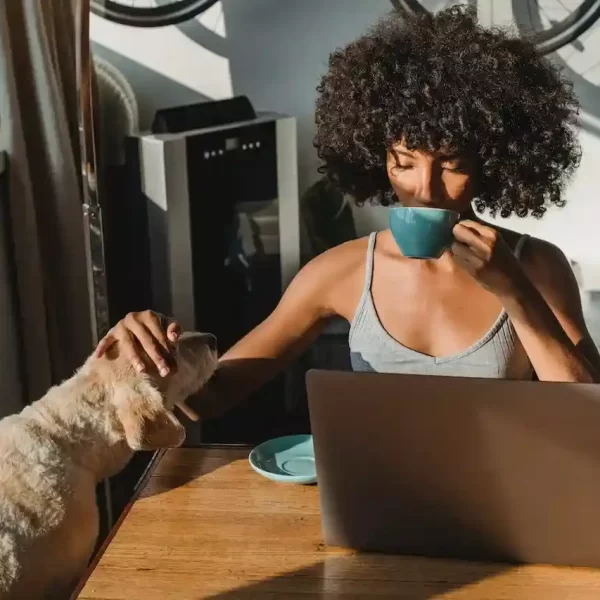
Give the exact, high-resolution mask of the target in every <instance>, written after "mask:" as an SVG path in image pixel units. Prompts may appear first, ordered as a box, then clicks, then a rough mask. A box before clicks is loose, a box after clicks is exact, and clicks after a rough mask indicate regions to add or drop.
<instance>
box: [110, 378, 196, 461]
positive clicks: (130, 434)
mask: <svg viewBox="0 0 600 600" xmlns="http://www.w3.org/2000/svg"><path fill="white" fill-rule="evenodd" d="M115 404H116V407H117V416H118V417H119V420H120V421H121V423H122V425H123V429H124V430H125V438H126V440H127V444H128V445H129V447H130V448H131V449H132V450H156V449H158V448H174V447H177V446H180V445H181V444H182V443H183V441H184V440H185V428H184V427H183V425H182V424H181V423H180V422H179V421H178V420H177V417H176V416H175V415H174V414H173V413H172V412H171V411H170V410H168V409H167V408H165V406H164V403H163V398H162V396H161V394H160V392H159V391H158V390H156V389H155V388H153V387H152V386H151V385H150V383H149V382H147V381H141V382H136V384H135V386H125V385H123V386H119V387H118V388H117V389H116V390H115Z"/></svg>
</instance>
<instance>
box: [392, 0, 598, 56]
mask: <svg viewBox="0 0 600 600" xmlns="http://www.w3.org/2000/svg"><path fill="white" fill-rule="evenodd" d="M480 1H489V0H480ZM391 3H392V6H393V7H394V8H395V9H396V10H398V11H401V12H403V13H405V14H410V15H426V14H431V13H430V12H429V11H428V10H427V9H426V8H425V7H424V6H423V5H422V4H421V2H419V1H418V0H391ZM574 3H576V5H575V6H573V5H574ZM546 4H548V3H547V2H546ZM555 4H557V6H558V7H560V8H561V10H562V14H560V17H559V18H557V19H553V18H545V16H544V12H545V8H544V4H543V3H542V2H540V0H512V11H513V17H514V22H515V24H516V26H517V29H518V30H519V32H520V34H521V37H523V38H524V39H528V40H530V41H531V42H533V44H535V46H536V48H537V49H538V51H539V52H540V53H541V54H549V53H550V52H554V51H556V50H558V49H559V48H562V47H563V46H566V45H567V44H570V43H572V42H573V41H575V40H576V39H577V38H578V37H579V36H580V35H582V34H583V33H584V32H585V31H587V30H588V29H589V28H590V27H591V26H592V25H594V23H596V22H597V21H598V19H600V0H571V1H570V2H567V3H565V2H564V1H560V0H557V1H556V2H555ZM566 4H570V5H571V6H570V7H569V6H566Z"/></svg>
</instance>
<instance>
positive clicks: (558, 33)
mask: <svg viewBox="0 0 600 600" xmlns="http://www.w3.org/2000/svg"><path fill="white" fill-rule="evenodd" d="M523 6H524V3H523V0H512V7H513V14H514V15H515V16H517V15H519V14H521V11H523ZM528 15H529V16H530V17H531V16H532V14H531V13H529V11H528ZM598 19H600V0H585V2H582V3H581V6H579V7H577V8H576V9H575V10H574V11H573V12H572V13H571V14H570V15H569V16H568V17H567V18H566V19H564V20H563V21H561V22H560V23H557V24H556V26H554V27H551V28H550V29H547V30H545V31H541V19H539V18H537V19H535V23H532V25H534V27H532V29H531V30H530V31H529V32H528V33H527V32H523V33H524V34H525V35H524V37H526V38H527V39H530V40H531V41H532V42H533V43H534V44H535V46H536V48H537V49H538V51H539V52H540V53H541V54H550V53H551V52H555V51H556V50H559V49H560V48H562V47H564V46H567V45H568V44H570V43H571V42H574V41H575V40H576V39H577V38H578V37H579V36H581V35H582V34H583V33H585V32H586V31H587V30H588V29H589V28H590V27H592V25H594V24H595V23H596V22H597V21H598ZM516 21H517V23H519V22H521V23H522V22H524V19H516Z"/></svg>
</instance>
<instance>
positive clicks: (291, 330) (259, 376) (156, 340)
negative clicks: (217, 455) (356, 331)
mask: <svg viewBox="0 0 600 600" xmlns="http://www.w3.org/2000/svg"><path fill="white" fill-rule="evenodd" d="M365 244H366V242H364V240H356V241H353V242H349V243H347V244H343V245H341V246H338V247H336V248H332V249H331V250H329V251H328V252H326V253H324V254H321V255H320V256H318V257H316V258H315V259H313V260H312V261H311V262H310V263H308V264H307V265H306V266H305V267H304V268H303V269H302V270H301V271H300V272H299V273H298V274H297V275H296V277H295V278H294V280H293V281H292V283H291V284H290V285H289V286H288V288H287V290H286V292H285V293H284V295H283V297H282V299H281V301H280V302H279V304H278V306H277V308H276V309H275V310H274V311H273V313H272V314H271V315H270V316H269V317H268V318H267V319H266V320H265V321H263V322H262V323H261V324H260V325H258V326H257V327H256V328H255V329H253V330H252V331H251V332H250V333H248V334H247V335H246V336H245V337H244V338H243V339H241V340H240V341H239V342H237V343H236V344H235V345H234V346H233V347H232V348H230V349H229V350H228V351H227V352H226V353H225V354H224V355H223V356H222V357H221V358H220V360H219V367H218V369H217V372H216V374H215V376H214V377H213V378H212V379H211V381H210V382H209V383H208V384H207V385H206V386H205V388H204V389H203V390H202V392H201V394H199V395H198V396H196V397H194V398H190V399H189V400H188V401H187V403H186V406H185V407H184V406H182V407H181V408H182V410H184V412H186V414H187V416H188V417H190V418H191V419H197V418H198V415H200V416H201V417H202V418H211V417H215V416H219V415H221V414H223V413H224V412H226V411H227V410H228V409H230V408H232V407H233V406H235V405H237V404H239V403H240V402H241V401H242V400H244V399H245V398H246V397H247V396H249V395H250V394H251V393H252V392H254V391H255V390H256V389H258V388H259V387H261V386H262V385H263V384H264V383H266V382H267V381H269V380H270V379H272V378H273V377H274V376H275V375H277V374H278V373H279V372H280V371H282V370H283V369H284V368H285V367H287V366H288V365H289V364H290V363H291V362H292V361H294V360H295V359H296V358H297V357H298V356H299V355H300V354H302V352H303V351H304V350H305V349H306V348H307V347H308V346H309V345H310V344H311V343H312V342H313V341H314V340H315V339H316V338H317V337H318V336H319V334H320V333H321V331H322V330H323V328H324V327H325V324H326V323H327V320H328V318H329V317H330V316H333V315H335V314H342V316H348V314H351V313H352V311H353V310H354V308H355V306H356V303H357V302H358V296H360V289H359V288H356V285H355V281H356V280H357V279H356V278H355V277H353V275H354V273H355V271H356V269H357V268H359V269H361V268H363V263H364V252H365ZM354 288H356V289H354ZM340 311H341V312H340ZM165 325H166V324H165V323H161V318H160V315H157V314H156V313H153V312H152V311H144V312H139V313H130V314H129V315H127V317H125V318H124V319H123V320H122V321H120V322H119V323H118V324H117V325H116V326H115V327H114V328H113V329H112V330H111V331H110V332H109V334H108V335H107V336H106V338H105V339H104V340H102V341H101V342H100V344H99V345H98V348H97V350H96V355H97V356H100V355H102V354H103V353H104V352H105V351H106V350H107V349H108V348H109V347H110V346H111V345H112V344H114V343H116V342H118V343H119V346H120V351H121V352H122V353H123V354H125V355H126V356H127V357H128V359H129V360H130V362H131V363H132V364H133V365H134V366H136V368H138V369H140V370H141V369H143V368H144V362H143V360H142V354H143V353H144V352H145V353H146V354H147V355H148V357H149V359H150V360H151V361H152V362H153V363H154V364H155V365H156V367H157V368H158V370H159V372H161V374H163V373H165V374H166V372H168V368H169V359H168V356H169V346H170V343H171V342H173V341H174V340H175V339H176V335H177V332H178V326H177V325H176V324H173V323H171V324H170V325H169V326H168V327H167V328H166V329H165ZM165 369H166V370H167V371H165Z"/></svg>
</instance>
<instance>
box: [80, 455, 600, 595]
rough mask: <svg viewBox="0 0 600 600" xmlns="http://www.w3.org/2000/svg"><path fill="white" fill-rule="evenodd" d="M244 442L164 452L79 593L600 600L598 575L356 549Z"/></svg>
mask: <svg viewBox="0 0 600 600" xmlns="http://www.w3.org/2000/svg"><path fill="white" fill-rule="evenodd" d="M247 456H248V450H247V449H241V448H233V449H232V448H229V449H227V448H220V449H219V448H204V449H179V450H170V451H169V452H167V453H166V454H165V455H164V457H162V459H161V460H160V461H157V463H158V464H157V465H155V468H154V469H153V470H152V472H151V473H150V474H149V477H148V478H147V482H146V484H145V485H144V486H143V491H142V492H141V494H140V497H139V499H137V500H136V501H135V502H133V503H132V506H130V510H129V511H128V514H127V515H126V516H125V517H124V518H122V519H121V521H120V523H119V526H118V531H116V533H115V534H114V536H113V537H112V540H110V541H108V542H107V543H106V544H105V547H104V549H103V550H104V551H103V555H102V556H101V557H100V558H99V559H97V560H96V563H95V564H94V565H92V567H91V569H90V571H91V574H90V576H89V579H88V580H87V583H82V586H81V587H83V589H82V590H81V591H80V593H79V596H77V593H76V594H75V595H74V597H78V598H80V599H81V600H91V599H94V600H100V599H102V600H109V599H110V600H117V599H118V600H121V599H122V600H137V599H140V600H142V599H143V600H171V599H177V600H199V599H201V598H212V599H215V600H244V599H257V600H259V599H267V598H268V599H270V600H276V599H280V598H281V599H289V600H294V599H298V600H300V599H302V600H308V599H309V598H352V599H353V600H358V599H360V598H398V599H400V600H433V599H436V600H522V599H532V600H533V599H535V600H559V599H560V600H580V599H586V600H587V599H590V600H591V599H595V600H597V599H598V598H600V571H595V570H590V569H569V568H556V567H544V566H523V567H512V566H510V565H493V564H480V563H466V562H459V561H448V560H430V559H424V558H412V557H399V556H383V555H367V554H356V553H352V552H348V551H344V550H340V549H334V548H328V547H325V546H324V545H323V543H322V541H321V530H320V522H319V507H318V488H317V487H316V486H309V487H300V486H287V485H282V484H275V483H271V482H269V481H267V480H265V479H263V478H261V477H259V476H258V475H256V474H255V473H254V472H253V471H252V470H251V468H250V466H249V465H248V461H247Z"/></svg>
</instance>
